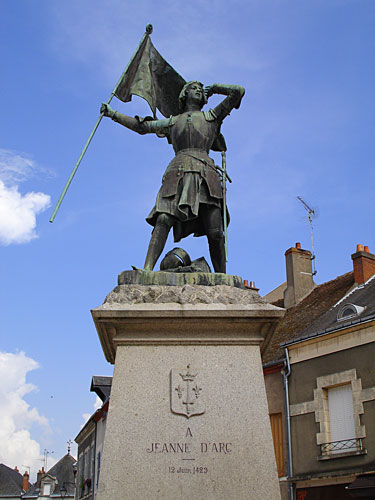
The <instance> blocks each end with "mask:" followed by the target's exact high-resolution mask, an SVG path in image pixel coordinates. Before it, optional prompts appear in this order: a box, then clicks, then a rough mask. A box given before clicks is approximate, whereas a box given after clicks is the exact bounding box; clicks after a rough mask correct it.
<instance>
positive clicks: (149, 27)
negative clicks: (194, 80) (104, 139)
mask: <svg viewBox="0 0 375 500" xmlns="http://www.w3.org/2000/svg"><path fill="white" fill-rule="evenodd" d="M151 33H152V24H148V25H147V26H146V31H145V34H144V35H143V37H142V40H141V41H140V42H139V45H138V47H137V50H136V51H135V52H134V54H133V56H132V57H131V59H130V61H129V62H128V64H127V66H126V68H125V69H124V71H123V72H122V74H121V76H120V78H119V81H118V82H117V84H116V86H115V88H114V89H113V90H112V92H111V95H110V96H109V99H108V101H107V104H109V103H110V102H111V101H112V99H113V97H114V96H115V94H116V92H117V88H118V86H119V85H120V83H121V81H122V79H123V77H124V75H125V73H126V72H127V70H128V68H129V66H130V64H131V63H132V62H133V60H134V58H135V55H136V54H137V52H138V50H139V48H140V47H141V45H142V44H143V42H144V41H145V38H146V37H148V36H150V35H151ZM103 116H104V113H100V116H99V118H98V119H97V122H96V123H95V126H94V128H93V130H92V132H91V134H90V136H89V138H88V139H87V142H86V144H85V147H84V148H83V150H82V152H81V154H80V155H79V158H78V160H77V162H76V164H75V165H74V168H73V170H72V173H71V174H70V176H69V179H68V181H67V183H66V184H65V187H64V189H63V191H62V193H61V195H60V198H59V200H58V202H57V203H56V206H55V209H54V211H53V213H52V215H51V218H50V219H49V221H50V222H53V221H54V220H55V217H56V214H57V211H58V209H59V208H60V205H61V203H62V201H63V199H64V197H65V195H66V192H67V191H68V188H69V186H70V184H71V182H72V180H73V177H74V175H75V173H76V172H77V169H78V167H79V165H80V163H81V161H82V158H83V157H84V155H85V153H86V151H87V148H88V147H89V145H90V142H91V140H92V138H93V137H94V134H95V132H96V130H97V128H98V127H99V125H100V122H101V121H102V118H103Z"/></svg>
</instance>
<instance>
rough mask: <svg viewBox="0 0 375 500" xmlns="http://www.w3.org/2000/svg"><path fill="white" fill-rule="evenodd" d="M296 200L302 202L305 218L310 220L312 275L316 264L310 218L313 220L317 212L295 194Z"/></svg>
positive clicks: (315, 271)
mask: <svg viewBox="0 0 375 500" xmlns="http://www.w3.org/2000/svg"><path fill="white" fill-rule="evenodd" d="M297 200H298V201H300V202H301V203H302V205H303V208H304V209H305V210H306V212H307V218H308V219H309V222H310V230H311V249H312V254H311V260H312V262H313V268H314V271H313V273H312V275H313V276H315V275H316V273H317V270H316V266H315V251H314V231H313V225H312V220H313V218H315V217H317V213H316V210H314V209H313V208H311V207H309V205H308V204H307V203H306V202H305V201H304V200H303V199H302V197H301V196H297Z"/></svg>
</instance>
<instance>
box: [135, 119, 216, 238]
mask: <svg viewBox="0 0 375 500" xmlns="http://www.w3.org/2000/svg"><path fill="white" fill-rule="evenodd" d="M143 126H144V127H145V128H147V129H148V130H147V131H150V132H156V133H157V134H158V135H159V136H166V137H167V138H168V141H169V142H170V143H171V144H172V146H173V149H174V151H175V153H176V156H175V157H174V158H173V160H172V161H171V162H170V164H169V165H168V167H167V169H166V171H165V173H164V175H163V179H162V186H161V188H160V190H159V193H158V195H157V198H156V203H155V206H154V207H153V209H152V210H151V212H150V214H149V216H148V217H147V218H146V220H147V222H148V223H149V224H151V225H153V226H154V225H155V222H156V218H157V215H158V214H159V213H168V214H170V215H173V216H174V217H175V218H176V224H174V239H175V241H180V239H181V238H184V237H185V236H187V235H188V234H190V233H194V235H195V236H201V235H203V234H205V231H204V228H203V226H202V224H201V221H200V220H199V219H198V213H199V205H200V204H201V203H205V204H208V205H214V206H217V207H221V199H222V197H223V194H222V187H221V179H220V175H219V174H218V172H217V170H216V168H215V163H214V161H213V159H212V158H210V157H209V155H208V152H209V150H210V149H211V147H212V145H213V143H214V141H215V139H216V138H217V136H218V134H219V133H220V123H218V120H217V118H216V115H215V112H214V111H213V110H210V111H208V112H202V111H193V112H186V113H182V114H181V115H178V116H172V117H171V118H169V119H166V120H154V121H149V122H147V121H144V122H143Z"/></svg>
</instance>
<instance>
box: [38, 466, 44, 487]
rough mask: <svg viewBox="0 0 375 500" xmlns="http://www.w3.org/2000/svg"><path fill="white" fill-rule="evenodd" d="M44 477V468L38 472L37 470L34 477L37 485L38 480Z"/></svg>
mask: <svg viewBox="0 0 375 500" xmlns="http://www.w3.org/2000/svg"><path fill="white" fill-rule="evenodd" d="M45 475H46V471H45V470H44V467H42V468H41V469H40V470H38V474H37V476H36V481H37V483H38V484H40V480H41V479H42V477H43V476H45Z"/></svg>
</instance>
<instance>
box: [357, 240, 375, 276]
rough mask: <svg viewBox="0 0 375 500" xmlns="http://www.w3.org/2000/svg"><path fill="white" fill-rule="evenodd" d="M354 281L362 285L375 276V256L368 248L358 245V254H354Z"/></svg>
mask: <svg viewBox="0 0 375 500" xmlns="http://www.w3.org/2000/svg"><path fill="white" fill-rule="evenodd" d="M352 260H353V271H354V281H355V283H357V285H362V283H365V282H366V281H367V280H368V279H369V278H371V276H373V275H374V274H375V255H373V254H372V253H370V252H369V249H368V246H365V248H363V245H357V251H356V253H353V254H352Z"/></svg>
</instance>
